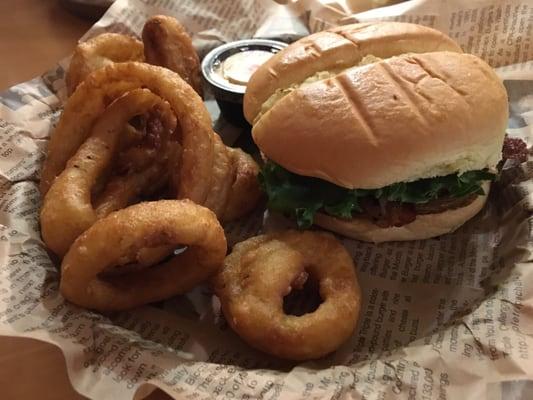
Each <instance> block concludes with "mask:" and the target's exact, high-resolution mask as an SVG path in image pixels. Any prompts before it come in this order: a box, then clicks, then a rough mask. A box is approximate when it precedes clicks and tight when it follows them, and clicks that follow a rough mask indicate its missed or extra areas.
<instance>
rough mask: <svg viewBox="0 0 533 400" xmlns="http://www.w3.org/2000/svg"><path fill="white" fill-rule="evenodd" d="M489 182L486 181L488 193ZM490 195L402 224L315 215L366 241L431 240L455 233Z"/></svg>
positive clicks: (335, 228) (322, 222)
mask: <svg viewBox="0 0 533 400" xmlns="http://www.w3.org/2000/svg"><path fill="white" fill-rule="evenodd" d="M489 189H490V184H489V183H487V184H484V185H483V190H484V191H485V193H486V194H488V192H489ZM486 201H487V195H483V196H478V197H476V199H475V200H474V201H473V202H472V203H470V204H468V205H467V206H465V207H461V208H456V209H454V210H448V211H444V212H442V213H438V214H421V215H418V216H417V217H416V219H415V220H414V221H413V222H411V223H409V224H407V225H403V226H400V227H396V226H392V227H390V228H380V227H379V226H377V225H375V224H373V223H372V222H371V221H369V220H367V219H364V218H357V219H351V220H343V219H339V218H335V217H331V216H329V215H325V214H317V215H316V216H315V225H318V226H320V227H322V228H325V229H327V230H330V231H332V232H336V233H339V234H341V235H344V236H347V237H350V238H352V239H357V240H362V241H364V242H374V243H381V242H393V241H406V240H421V239H429V238H432V237H435V236H440V235H444V234H445V233H449V232H453V231H455V230H456V229H457V228H459V227H460V226H461V225H463V224H464V223H465V222H466V221H468V220H469V219H470V218H472V217H473V216H474V215H476V214H477V213H478V212H479V211H480V210H481V209H482V208H483V206H484V205H485V202H486Z"/></svg>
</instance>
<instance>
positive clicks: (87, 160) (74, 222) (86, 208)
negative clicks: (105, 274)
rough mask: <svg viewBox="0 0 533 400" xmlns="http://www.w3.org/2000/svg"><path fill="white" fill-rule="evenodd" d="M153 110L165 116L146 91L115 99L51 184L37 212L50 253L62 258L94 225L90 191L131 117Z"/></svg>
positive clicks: (160, 104)
mask: <svg viewBox="0 0 533 400" xmlns="http://www.w3.org/2000/svg"><path fill="white" fill-rule="evenodd" d="M154 107H160V108H162V109H164V108H167V110H166V112H167V113H168V112H169V111H168V107H169V106H168V104H167V103H165V102H163V100H161V98H160V97H158V96H156V95H154V94H153V93H151V92H150V91H148V90H146V89H136V90H133V91H131V92H128V93H127V94H125V95H124V96H122V97H120V98H118V99H117V100H116V101H115V102H114V103H112V104H111V105H110V106H109V107H108V108H107V109H106V110H105V111H104V113H103V114H102V115H101V116H100V118H99V119H98V120H97V121H96V123H95V125H94V127H93V129H92V133H91V135H90V136H89V137H88V138H87V140H86V141H85V142H84V143H83V144H82V145H81V146H80V148H79V149H78V151H77V152H76V154H75V155H74V156H73V157H72V158H71V159H70V160H69V161H68V163H67V167H66V168H65V169H64V170H63V172H62V173H61V174H60V175H59V176H58V177H57V179H56V180H55V181H54V183H53V185H52V187H51V188H50V190H49V191H48V193H47V194H46V196H45V197H44V200H43V206H42V209H41V230H42V235H43V239H44V241H45V243H46V245H47V246H48V247H49V248H50V249H51V250H52V251H53V252H54V253H56V254H57V255H59V256H63V255H64V254H65V253H66V252H67V250H68V248H69V247H70V245H71V244H72V243H73V242H74V240H75V239H76V238H77V237H78V236H79V235H80V234H81V233H82V232H83V231H85V230H86V229H87V228H88V227H90V226H91V225H92V224H93V223H94V222H95V221H96V219H97V212H96V211H95V209H94V208H93V205H92V202H91V196H92V193H93V188H94V186H95V185H96V183H97V182H98V178H99V176H100V175H101V174H102V173H103V172H104V171H105V170H106V169H107V168H108V166H109V165H110V163H111V161H112V158H113V156H114V155H115V153H116V149H117V147H118V144H119V142H120V135H121V133H122V132H123V130H124V126H125V125H126V124H127V122H128V121H129V120H130V119H131V118H132V117H133V116H135V115H139V114H143V113H145V112H147V111H149V110H151V109H153V108H154ZM169 128H170V129H173V128H172V127H169ZM158 173H159V170H158V171H155V173H152V174H151V176H149V177H147V179H153V178H155V177H156V176H157V174H158ZM136 183H139V182H138V179H137V180H136ZM145 186H146V185H145ZM142 187H143V186H135V193H127V195H128V196H129V197H124V196H123V197H122V198H121V200H122V201H123V203H124V204H121V205H120V206H119V207H122V206H125V205H127V204H128V202H129V201H130V198H131V197H132V196H134V195H137V194H138V191H140V190H142ZM108 211H109V210H108ZM100 214H101V213H100Z"/></svg>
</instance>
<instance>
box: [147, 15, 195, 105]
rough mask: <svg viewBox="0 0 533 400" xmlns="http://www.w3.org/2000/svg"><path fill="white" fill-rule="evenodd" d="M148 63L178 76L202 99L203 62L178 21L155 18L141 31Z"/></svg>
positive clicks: (157, 16)
mask: <svg viewBox="0 0 533 400" xmlns="http://www.w3.org/2000/svg"><path fill="white" fill-rule="evenodd" d="M142 39H143V42H144V54H145V57H146V62H148V63H149V64H153V65H159V66H161V67H165V68H168V69H170V70H172V71H174V72H177V73H178V74H179V75H180V76H181V77H182V78H183V79H184V80H185V81H186V82H187V83H188V84H189V85H191V86H192V87H193V88H194V90H196V92H197V93H198V94H199V95H200V96H202V93H203V91H202V79H201V74H200V60H199V58H198V54H197V53H196V50H195V49H194V47H193V45H192V41H191V38H190V36H189V35H188V34H187V31H186V30H185V28H184V27H183V25H181V24H180V23H179V22H178V21H177V20H176V19H175V18H172V17H169V16H167V15H155V16H153V17H150V18H148V20H147V21H146V23H145V24H144V28H143V31H142Z"/></svg>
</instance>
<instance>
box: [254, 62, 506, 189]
mask: <svg viewBox="0 0 533 400" xmlns="http://www.w3.org/2000/svg"><path fill="white" fill-rule="evenodd" d="M507 119H508V106H507V94H506V91H505V88H504V87H503V85H502V83H501V81H500V79H499V78H498V77H497V75H496V74H495V73H494V71H493V70H492V69H491V68H490V66H489V65H487V64H486V63H485V62H484V61H482V60H481V59H479V58H477V57H475V56H473V55H469V54H462V53H454V52H435V53H425V54H405V55H401V56H397V57H393V58H389V59H386V60H382V61H378V62H374V63H372V64H369V65H364V66H359V67H353V68H350V69H348V70H346V71H344V72H341V73H340V74H338V75H333V76H332V77H330V78H327V79H324V80H319V81H316V82H313V83H310V84H307V85H305V86H301V87H299V88H297V89H295V90H292V91H291V92H290V93H288V94H286V95H285V96H284V97H282V98H281V99H279V100H278V101H277V102H276V103H275V104H273V105H272V107H271V108H270V109H269V110H268V111H267V112H266V113H264V114H263V115H262V116H261V117H260V118H259V119H258V120H257V121H256V122H255V124H254V126H253V130H252V134H253V138H254V141H255V142H256V144H257V145H258V147H259V148H260V150H261V151H262V153H263V154H264V155H265V156H266V157H267V158H269V159H271V160H273V161H274V162H276V163H278V164H280V165H281V166H282V167H284V168H286V169H288V170H289V171H291V172H293V173H296V174H299V175H305V176H312V177H316V178H321V179H324V180H326V181H329V182H332V183H334V184H336V185H339V186H342V187H346V188H357V189H375V188H381V187H384V186H387V185H390V184H393V183H397V182H410V181H416V180H418V179H422V178H431V177H435V176H443V175H448V174H452V173H462V172H465V171H471V170H481V169H484V168H489V169H494V168H495V167H496V165H497V163H498V161H499V160H500V158H501V149H502V144H503V139H504V134H505V129H506V127H507Z"/></svg>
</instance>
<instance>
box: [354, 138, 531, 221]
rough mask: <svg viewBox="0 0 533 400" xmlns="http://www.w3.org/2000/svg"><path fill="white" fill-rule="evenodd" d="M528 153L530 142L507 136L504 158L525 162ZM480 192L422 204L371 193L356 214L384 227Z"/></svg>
mask: <svg viewBox="0 0 533 400" xmlns="http://www.w3.org/2000/svg"><path fill="white" fill-rule="evenodd" d="M527 156H528V150H527V145H526V143H525V142H524V141H523V140H521V139H518V138H510V137H508V136H507V135H506V136H505V139H504V142H503V148H502V161H506V160H515V161H518V162H525V161H527ZM477 196H478V195H477V194H470V195H468V196H464V197H459V198H454V197H442V198H439V199H436V200H432V201H429V202H427V203H421V204H412V203H400V202H392V201H380V200H376V199H373V198H370V197H369V198H365V199H363V200H362V201H361V208H362V212H361V213H358V214H356V215H354V218H366V219H370V220H371V221H372V222H373V223H374V224H376V225H377V226H379V227H381V228H390V227H392V226H403V225H407V224H409V223H411V222H413V221H414V220H415V219H416V216H417V215H423V214H439V213H441V212H444V211H447V210H454V209H457V208H462V207H466V206H467V205H469V204H470V203H472V202H473V201H474V200H475V199H476V197H477Z"/></svg>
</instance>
